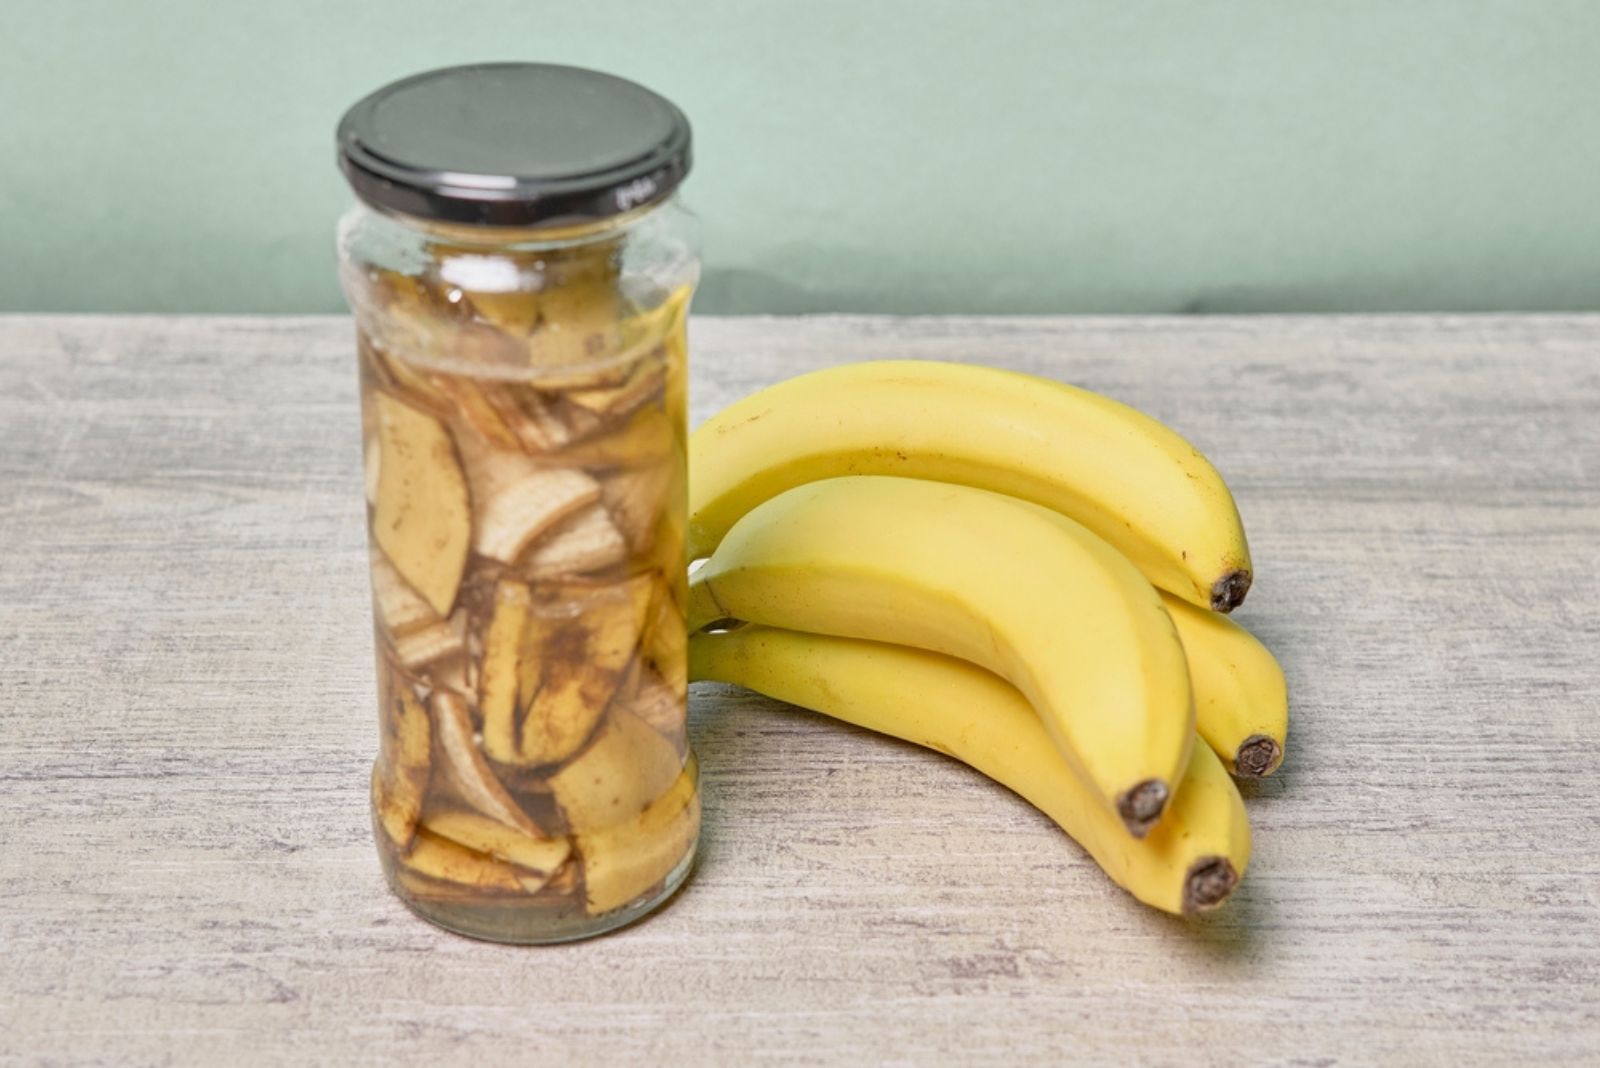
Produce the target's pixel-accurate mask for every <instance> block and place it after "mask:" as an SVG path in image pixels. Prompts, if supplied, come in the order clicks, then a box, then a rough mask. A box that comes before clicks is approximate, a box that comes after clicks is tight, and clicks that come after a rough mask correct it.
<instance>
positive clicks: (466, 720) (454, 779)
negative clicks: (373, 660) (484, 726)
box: [429, 691, 544, 845]
mask: <svg viewBox="0 0 1600 1068" xmlns="http://www.w3.org/2000/svg"><path fill="white" fill-rule="evenodd" d="M429 707H430V708H431V709H432V711H433V723H434V735H435V738H436V740H437V742H438V748H439V754H438V756H439V773H440V776H441V777H442V778H443V780H444V781H445V782H446V783H447V784H449V786H450V787H451V788H452V789H453V790H454V791H455V794H456V796H457V797H459V798H461V800H462V801H464V802H466V804H467V805H468V806H470V807H471V808H472V809H473V811H475V812H478V813H480V814H482V815H483V816H484V817H487V818H489V819H492V820H495V821H496V822H498V823H499V824H500V825H501V826H503V827H507V828H510V829H512V830H514V831H516V832H518V833H520V834H522V835H525V836H527V837H530V838H542V837H544V832H543V831H542V830H541V829H540V828H539V826H538V825H537V824H536V823H534V821H533V820H532V819H530V818H529V817H528V814H527V813H525V812H524V811H523V810H522V808H521V807H520V806H519V805H518V804H517V803H516V801H515V800H513V799H512V797H511V795H510V793H508V792H507V791H506V788H505V786H504V785H503V784H502V783H501V782H500V780H499V779H497V778H496V777H495V774H494V771H493V770H492V769H490V767H489V763H488V761H487V760H485V759H484V756H483V753H482V752H481V751H480V750H479V749H478V744H477V740H476V739H475V738H474V732H473V729H472V716H471V714H470V713H469V712H468V710H467V702H466V700H465V698H462V697H460V696H459V695H457V694H453V693H448V692H445V691H441V692H439V693H436V694H434V695H433V697H432V699H431V700H430V701H429ZM441 833H443V832H441ZM447 837H455V836H453V835H447ZM456 840H457V841H462V840H461V839H460V838H456ZM464 844H466V845H471V844H472V843H471V842H465V843H464Z"/></svg>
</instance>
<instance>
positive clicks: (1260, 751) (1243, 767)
mask: <svg viewBox="0 0 1600 1068" xmlns="http://www.w3.org/2000/svg"><path fill="white" fill-rule="evenodd" d="M1281 763H1283V746H1281V745H1279V744H1278V742H1277V739H1275V738H1268V737H1267V736H1266V735H1265V734H1252V735H1251V736H1250V737H1248V738H1246V739H1245V740H1244V741H1243V742H1241V743H1240V745H1239V751H1238V752H1237V753H1235V754H1234V757H1233V773H1234V774H1235V775H1237V776H1239V777H1240V778H1241V779H1259V778H1261V777H1262V776H1264V775H1271V774H1272V773H1273V772H1275V771H1277V770H1278V765H1279V764H1281Z"/></svg>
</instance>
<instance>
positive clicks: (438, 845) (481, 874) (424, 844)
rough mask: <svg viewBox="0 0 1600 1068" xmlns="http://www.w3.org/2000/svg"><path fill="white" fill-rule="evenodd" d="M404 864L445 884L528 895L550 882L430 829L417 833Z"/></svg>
mask: <svg viewBox="0 0 1600 1068" xmlns="http://www.w3.org/2000/svg"><path fill="white" fill-rule="evenodd" d="M400 863H401V864H402V865H404V866H405V867H406V868H409V869H410V870H411V871H414V872H416V873H417V874H418V875H425V876H427V877H428V878H430V879H437V880H439V881H440V882H442V883H455V884H457V885H458V886H473V887H478V888H480V889H483V890H509V891H515V892H524V891H527V890H538V889H539V888H540V887H542V886H544V884H545V882H546V877H545V876H542V875H536V874H534V873H531V872H527V871H524V870H523V869H520V868H517V867H516V866H514V865H511V864H506V863H504V862H502V861H498V860H495V859H494V858H493V857H488V856H485V855H484V854H482V853H478V852H476V851H474V850H471V849H468V848H467V847H466V846H463V845H459V844H458V843H456V842H452V841H451V840H450V839H448V838H444V837H442V836H440V835H437V834H434V833H433V832H431V831H429V830H426V829H422V830H419V831H417V836H416V840H415V841H413V842H412V843H411V848H410V849H409V850H408V851H407V852H406V853H405V855H404V856H402V857H401V858H400ZM524 880H526V882H525V881H524ZM529 883H531V884H532V885H531V886H529V885H528V884H529Z"/></svg>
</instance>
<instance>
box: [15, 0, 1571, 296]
mask: <svg viewBox="0 0 1600 1068" xmlns="http://www.w3.org/2000/svg"><path fill="white" fill-rule="evenodd" d="M503 58H529V59H546V60H555V61H561V62H568V63H577V64H583V65H590V66H598V67H604V68H607V69H610V70H613V71H616V72H618V73H622V74H625V75H628V76H631V77H634V78H637V79H638V80H640V81H643V82H645V83H646V84H648V85H651V86H653V87H655V88H657V89H659V90H660V91H662V92H664V93H666V94H667V95H669V96H671V97H673V98H674V99H675V100H677V101H678V102H679V103H680V104H681V105H682V106H683V107H684V109H685V110H686V111H688V113H689V115H690V116H691V118H692V119H693V120H694V122H695V127H696V135H697V142H698V143H697V149H698V152H697V160H698V163H697V170H696V173H695V175H694V177H693V178H692V179H691V184H690V186H689V194H690V196H691V198H692V201H693V203H694V204H695V206H696V207H697V208H698V209H699V211H700V213H701V215H702V217H703V219H704V221H705V236H706V253H707V262H708V274H707V281H706V285H705V287H704V289H703V291H702V293H703V299H702V300H701V301H700V302H699V304H698V305H697V307H699V308H700V309H701V310H706V311H803V310H828V309H842V310H886V311H905V312H922V311H1030V312H1031V311H1096V310H1097V311H1133V310H1155V311H1170V310H1199V311H1226V310H1277V309H1284V310H1327V309H1425V308H1529V309H1543V308H1573V309H1582V308H1589V309H1600V2H1596V0H1500V2H1488V0H1320V2H1316V0H1215V2H1205V0H1162V2H1155V0H1097V2H1091V0H1027V2H1023V0H1015V2H1010V3H978V2H968V3H954V2H937V0H811V2H808V3H762V2H755V0H676V2H671V0H656V2H651V3H646V2H638V0H636V2H632V3H628V2H622V0H564V2H561V3H550V2H545V0H492V2H482V3H470V4H469V3H451V2H447V0H427V2H422V0H384V2H382V3H345V2H340V0H322V2H320V3H310V2H303V0H294V2H276V0H252V2H238V0H161V2H152V0H102V2H91V0H50V2H41V0H0V310H77V309H103V310H119V311H120V310H152V311H234V310H237V311H302V310H314V311H327V310H334V309H337V308H339V307H341V303H340V298H339V295H338V292H337V289H336V287H335V284H334V281H333V274H332V265H331V252H330V242H331V235H332V230H333V221H334V217H335V216H336V214H337V213H338V211H339V210H340V207H341V205H342V203H343V202H344V200H345V192H344V190H343V188H342V185H341V182H340V179H339V177H338V174H337V172H336V171H335V169H334V165H333V158H332V131H333V126H334V123H335V121H336V120H337V118H338V116H339V113H340V111H341V110H342V109H343V107H344V105H346V104H347V103H349V102H350V101H352V100H354V99H355V98H356V97H358V96H360V95H361V94H362V93H364V92H365V91H367V90H369V89H371V88H374V87H375V86H377V85H378V84H379V83H381V82H384V81H386V80H388V79H391V78H393V77H396V76H399V75H403V74H407V73H410V72H412V71H415V70H419V69H423V68H427V67H433V66H439V65H444V64H449V63H456V62H463V61H469V60H475V59H503Z"/></svg>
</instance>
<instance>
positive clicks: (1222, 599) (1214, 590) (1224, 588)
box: [1211, 567, 1251, 612]
mask: <svg viewBox="0 0 1600 1068" xmlns="http://www.w3.org/2000/svg"><path fill="white" fill-rule="evenodd" d="M1250 578H1251V576H1250V572H1248V571H1246V570H1245V569H1244V568H1242V567H1241V568H1236V569H1234V570H1233V571H1230V572H1228V573H1227V574H1226V575H1223V576H1222V577H1221V578H1219V579H1217V581H1216V582H1214V583H1212V584H1211V610H1212V611H1213V612H1231V611H1233V610H1234V609H1235V608H1238V607H1239V606H1240V605H1242V604H1244V595H1245V594H1247V593H1249V592H1250Z"/></svg>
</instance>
